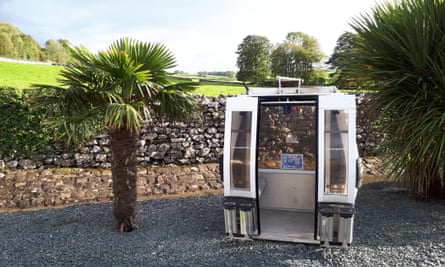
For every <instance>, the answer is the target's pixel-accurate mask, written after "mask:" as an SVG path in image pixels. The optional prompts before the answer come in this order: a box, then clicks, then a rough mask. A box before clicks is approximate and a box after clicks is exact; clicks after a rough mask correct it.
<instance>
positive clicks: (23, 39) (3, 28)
mask: <svg viewBox="0 0 445 267" xmlns="http://www.w3.org/2000/svg"><path fill="white" fill-rule="evenodd" d="M0 34H1V36H2V37H1V38H2V40H1V44H0V46H1V47H2V49H10V50H9V51H3V52H1V54H0V56H6V57H9V58H17V59H25V60H33V61H39V60H42V56H43V54H42V53H41V50H40V45H39V44H38V43H37V42H36V41H35V40H34V39H33V38H32V37H31V36H29V35H26V34H24V33H22V32H21V31H20V30H19V29H17V28H16V27H14V26H13V25H10V24H8V23H3V22H0ZM7 40H9V41H7ZM11 43H12V47H11V46H10V44H11Z"/></svg>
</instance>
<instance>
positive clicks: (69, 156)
mask: <svg viewBox="0 0 445 267" xmlns="http://www.w3.org/2000/svg"><path fill="white" fill-rule="evenodd" d="M368 99H369V97H367V95H366V94H358V95H357V103H358V106H357V107H358V108H357V141H358V147H359V152H360V155H361V156H369V155H375V149H376V148H378V146H379V144H380V143H381V141H382V140H383V136H382V135H380V134H378V133H377V132H376V131H375V129H376V126H377V125H378V120H376V118H375V117H373V116H372V114H371V115H370V114H369V113H368V112H367V110H368ZM200 100H201V105H202V112H199V113H196V114H195V115H194V116H193V117H192V118H190V119H188V120H185V121H181V122H168V121H158V120H154V121H151V122H147V124H146V125H145V127H144V128H143V129H142V130H141V133H140V137H139V141H138V145H139V146H138V151H137V159H138V161H139V165H140V166H166V165H169V164H175V165H188V164H202V163H215V162H218V157H219V155H220V154H221V153H222V151H223V144H224V112H225V102H226V99H225V97H219V98H209V97H205V96H203V97H201V99H200ZM109 142H110V140H109V138H108V135H107V134H106V133H104V134H101V135H98V136H97V137H96V138H94V139H93V140H90V141H89V142H87V143H86V144H85V145H84V146H83V147H81V148H79V149H78V150H76V151H73V152H67V151H63V150H60V149H55V150H54V151H53V152H52V153H48V154H45V155H35V156H32V157H30V158H8V157H4V156H1V155H0V171H1V170H3V169H12V170H14V169H46V168H60V167H76V168H109V167H110V165H111V164H110V160H111V153H110V148H109Z"/></svg>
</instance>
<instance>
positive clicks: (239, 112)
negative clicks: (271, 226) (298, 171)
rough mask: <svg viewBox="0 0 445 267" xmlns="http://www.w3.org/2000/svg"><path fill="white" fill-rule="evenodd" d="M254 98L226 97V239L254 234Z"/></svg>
mask: <svg viewBox="0 0 445 267" xmlns="http://www.w3.org/2000/svg"><path fill="white" fill-rule="evenodd" d="M257 110H258V98H256V97H248V96H239V97H234V98H227V102H226V113H225V114H226V118H225V133H226V135H225V136H224V157H223V162H224V163H223V166H224V168H223V172H224V173H223V177H224V219H225V226H226V233H227V234H228V235H229V236H237V237H246V238H249V237H251V236H253V235H256V234H257V233H258V222H257V217H258V213H257V202H256V195H257V194H256V179H255V178H256V131H257Z"/></svg>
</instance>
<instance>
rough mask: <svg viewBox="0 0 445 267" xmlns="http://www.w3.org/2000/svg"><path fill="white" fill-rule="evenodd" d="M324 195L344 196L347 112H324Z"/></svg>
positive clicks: (345, 187)
mask: <svg viewBox="0 0 445 267" xmlns="http://www.w3.org/2000/svg"><path fill="white" fill-rule="evenodd" d="M324 136H325V157H324V161H325V169H324V173H325V193H326V194H340V195H346V192H347V180H348V179H347V177H348V147H349V144H348V112H347V111H345V110H326V111H325V133H324Z"/></svg>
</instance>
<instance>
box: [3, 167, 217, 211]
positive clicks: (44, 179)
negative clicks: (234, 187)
mask: <svg viewBox="0 0 445 267" xmlns="http://www.w3.org/2000/svg"><path fill="white" fill-rule="evenodd" d="M218 168H219V167H218V165H217V164H199V165H183V166H176V167H139V168H138V183H137V192H138V199H147V198H152V197H159V196H166V195H183V194H187V193H197V192H219V193H220V190H221V189H222V187H223V185H222V182H221V180H220V177H219V172H218ZM112 199H113V193H112V181H111V171H110V169H103V168H89V169H83V168H65V169H56V168H53V169H33V170H15V171H6V172H3V173H1V175H0V211H5V210H6V211H8V210H16V209H29V208H41V207H57V206H63V205H73V204H85V203H97V202H108V201H111V200H112Z"/></svg>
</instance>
